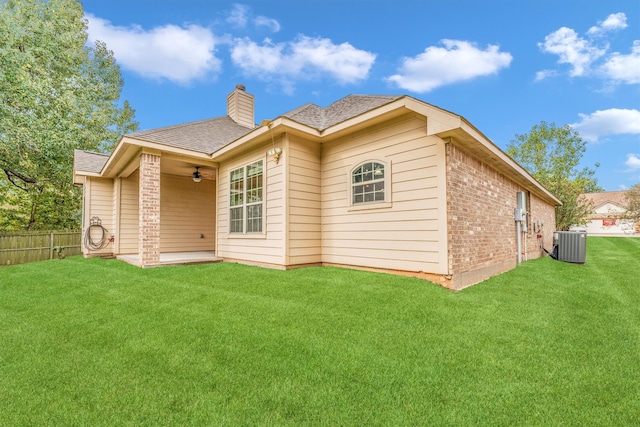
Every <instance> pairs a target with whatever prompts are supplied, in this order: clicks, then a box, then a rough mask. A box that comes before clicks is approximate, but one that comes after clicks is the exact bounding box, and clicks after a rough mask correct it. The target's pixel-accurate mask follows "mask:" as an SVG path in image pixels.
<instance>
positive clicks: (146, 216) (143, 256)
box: [138, 153, 160, 267]
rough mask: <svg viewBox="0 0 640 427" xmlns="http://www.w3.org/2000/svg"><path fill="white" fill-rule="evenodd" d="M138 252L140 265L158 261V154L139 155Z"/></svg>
mask: <svg viewBox="0 0 640 427" xmlns="http://www.w3.org/2000/svg"><path fill="white" fill-rule="evenodd" d="M139 199H140V200H139V202H140V203H139V205H138V206H139V208H138V215H139V221H138V252H139V255H140V265H141V266H142V267H147V266H152V265H157V264H159V263H160V155H159V154H152V153H142V154H141V155H140V192H139Z"/></svg>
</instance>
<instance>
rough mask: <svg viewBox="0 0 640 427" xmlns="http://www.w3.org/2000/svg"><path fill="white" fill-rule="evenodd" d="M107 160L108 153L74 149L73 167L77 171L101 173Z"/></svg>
mask: <svg viewBox="0 0 640 427" xmlns="http://www.w3.org/2000/svg"><path fill="white" fill-rule="evenodd" d="M107 160H109V155H108V154H102V153H95V152H93V151H83V150H73V168H74V169H75V170H76V171H83V172H92V173H100V171H101V170H102V167H103V166H104V164H105V163H107Z"/></svg>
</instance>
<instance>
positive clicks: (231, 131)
mask: <svg viewBox="0 0 640 427" xmlns="http://www.w3.org/2000/svg"><path fill="white" fill-rule="evenodd" d="M252 130H253V129H251V128H247V127H244V126H241V125H239V124H237V123H236V122H234V121H233V119H232V118H231V117H229V116H222V117H216V118H213V119H208V120H201V121H198V122H191V123H184V124H181V125H175V126H168V127H163V128H159V129H150V130H146V131H142V132H136V133H132V134H129V135H127V136H128V137H129V138H135V139H141V140H144V141H149V142H155V143H157V144H162V145H168V146H171V147H177V148H184V149H187V150H193V151H199V152H201V153H206V154H211V153H213V152H214V151H216V150H217V149H219V148H221V147H223V146H225V145H227V144H229V143H230V142H233V141H235V140H236V139H238V138H240V137H241V136H243V135H246V134H248V133H249V132H251V131H252Z"/></svg>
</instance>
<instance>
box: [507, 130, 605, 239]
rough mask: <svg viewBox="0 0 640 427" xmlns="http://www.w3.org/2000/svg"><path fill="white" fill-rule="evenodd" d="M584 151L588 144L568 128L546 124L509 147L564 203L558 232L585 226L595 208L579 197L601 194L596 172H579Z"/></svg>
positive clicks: (557, 223)
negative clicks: (575, 226)
mask: <svg viewBox="0 0 640 427" xmlns="http://www.w3.org/2000/svg"><path fill="white" fill-rule="evenodd" d="M585 150H586V142H585V141H583V140H582V138H580V135H579V134H578V133H577V132H575V131H572V130H571V128H570V127H569V126H568V125H565V126H562V127H557V126H556V125H555V124H554V123H551V124H547V123H546V122H544V121H542V122H540V124H537V125H534V126H533V127H532V128H531V131H530V132H529V133H528V134H523V135H516V139H515V140H512V141H511V142H510V143H509V145H508V146H507V154H509V155H510V156H511V157H512V158H513V159H514V160H516V161H517V162H518V163H520V165H522V166H523V167H524V168H525V169H526V170H527V171H528V172H529V173H530V174H531V175H532V176H533V177H534V178H535V179H537V180H538V181H539V182H540V183H541V184H542V185H544V186H545V187H546V188H547V189H548V190H549V191H550V192H551V193H552V194H554V195H555V196H556V197H557V198H558V199H559V200H560V201H561V202H562V206H557V207H556V228H557V229H558V230H568V229H569V227H571V226H572V225H574V224H585V223H586V217H587V215H588V214H589V212H590V211H591V210H592V209H593V206H591V204H590V203H589V202H588V201H586V200H585V199H584V198H580V197H578V196H579V195H580V194H583V193H594V192H598V191H602V188H601V187H599V186H598V181H597V179H596V178H595V177H594V174H595V169H591V168H588V167H584V168H582V169H579V168H578V165H579V163H580V159H581V158H582V156H583V154H584V152H585ZM594 166H595V168H598V167H599V166H600V165H599V164H597V163H596V164H595V165H594Z"/></svg>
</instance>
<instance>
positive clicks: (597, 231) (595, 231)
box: [572, 191, 640, 236]
mask: <svg viewBox="0 0 640 427" xmlns="http://www.w3.org/2000/svg"><path fill="white" fill-rule="evenodd" d="M626 194H627V191H606V192H601V193H586V194H581V195H580V197H581V198H583V199H585V200H586V201H587V202H590V203H591V204H592V205H593V210H592V211H591V213H590V214H589V215H588V216H587V223H586V225H584V226H574V227H572V229H575V230H585V231H586V232H587V234H589V235H592V236H598V235H601V236H603V235H606V236H628V235H633V234H638V233H640V224H634V222H633V220H631V219H626V218H625V213H626V212H627V208H626V206H627V203H628V202H627V198H626Z"/></svg>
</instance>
